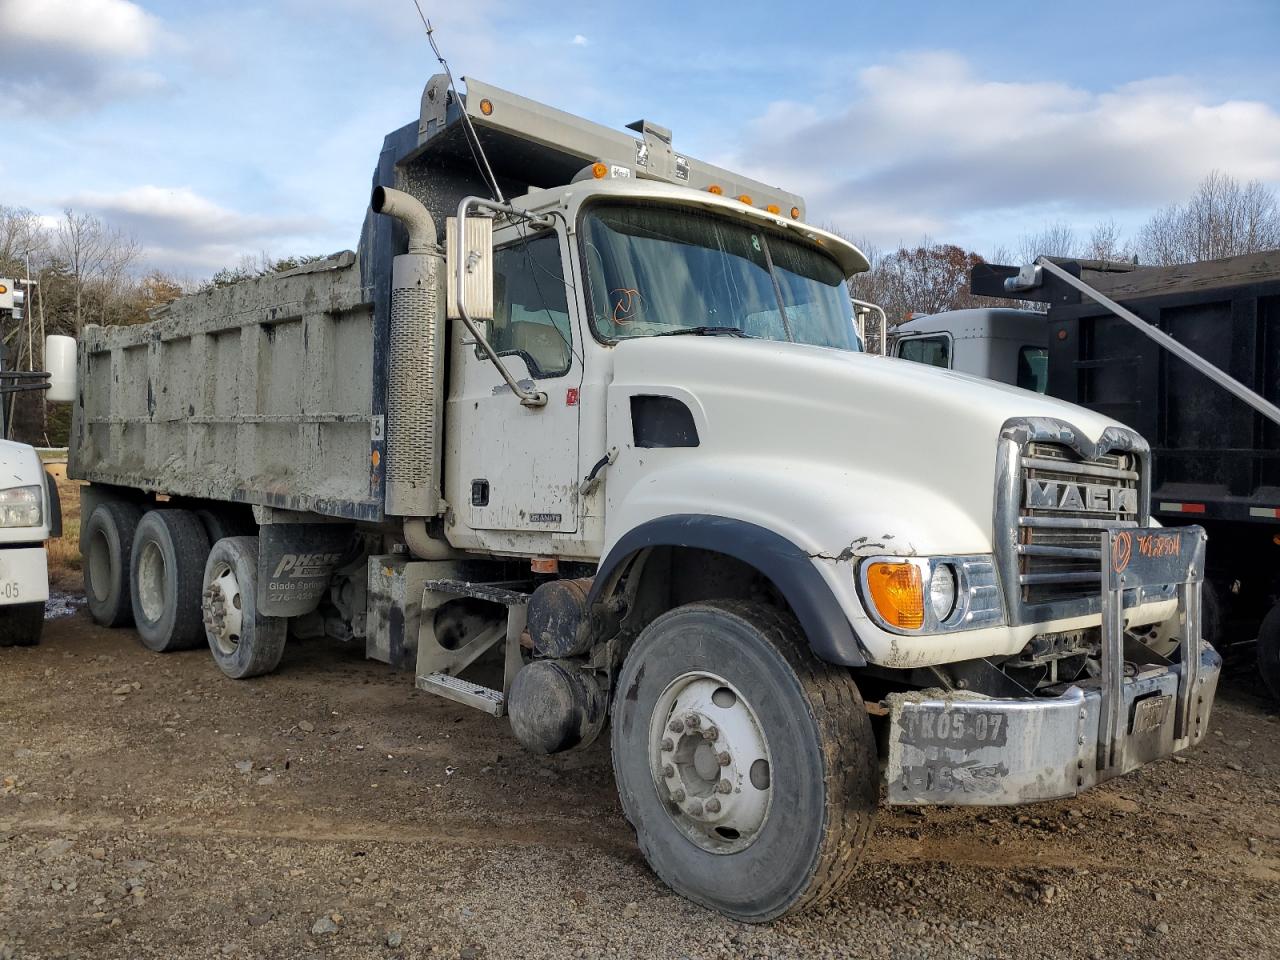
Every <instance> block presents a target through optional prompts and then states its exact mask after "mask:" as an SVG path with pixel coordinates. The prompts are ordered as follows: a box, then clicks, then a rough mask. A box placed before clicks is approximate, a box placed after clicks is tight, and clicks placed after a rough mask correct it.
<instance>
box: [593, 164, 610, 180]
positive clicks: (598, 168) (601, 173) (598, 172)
mask: <svg viewBox="0 0 1280 960" xmlns="http://www.w3.org/2000/svg"><path fill="white" fill-rule="evenodd" d="M591 175H592V176H593V177H595V178H596V179H597V180H603V179H604V178H605V177H607V176H608V175H609V168H608V167H606V166H605V165H604V164H603V163H599V162H597V163H593V164H592V165H591Z"/></svg>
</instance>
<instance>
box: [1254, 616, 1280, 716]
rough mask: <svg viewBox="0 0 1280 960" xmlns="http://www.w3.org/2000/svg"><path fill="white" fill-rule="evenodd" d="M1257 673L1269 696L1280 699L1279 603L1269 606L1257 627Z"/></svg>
mask: <svg viewBox="0 0 1280 960" xmlns="http://www.w3.org/2000/svg"><path fill="white" fill-rule="evenodd" d="M1258 673H1260V674H1261V675H1262V682H1263V683H1264V684H1266V687H1267V689H1268V690H1270V691H1271V696H1273V697H1275V698H1276V699H1277V700H1280V603H1277V604H1276V605H1275V606H1274V607H1272V608H1271V611H1270V612H1269V613H1268V614H1267V615H1266V616H1265V617H1263V618H1262V625H1261V626H1260V627H1258Z"/></svg>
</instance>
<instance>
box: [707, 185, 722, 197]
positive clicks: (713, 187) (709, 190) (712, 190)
mask: <svg viewBox="0 0 1280 960" xmlns="http://www.w3.org/2000/svg"><path fill="white" fill-rule="evenodd" d="M707 193H714V194H715V195H716V196H717V197H719V196H721V195H723V194H724V187H722V186H720V184H718V183H713V184H712V185H711V186H709V187H707Z"/></svg>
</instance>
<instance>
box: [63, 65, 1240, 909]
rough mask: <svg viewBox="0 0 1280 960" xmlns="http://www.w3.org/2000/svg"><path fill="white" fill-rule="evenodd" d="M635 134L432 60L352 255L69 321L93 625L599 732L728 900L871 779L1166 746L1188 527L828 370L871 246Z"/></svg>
mask: <svg viewBox="0 0 1280 960" xmlns="http://www.w3.org/2000/svg"><path fill="white" fill-rule="evenodd" d="M630 130H631V131H632V132H630V133H622V132H619V131H614V130H611V129H608V128H605V127H602V126H599V125H596V124H593V123H589V122H586V121H584V120H581V119H579V118H576V117H573V116H570V115H568V114H565V113H562V112H560V111H557V110H553V109H551V108H549V107H546V106H543V105H540V104H537V103H534V102H532V101H529V100H527V99H524V98H521V97H518V96H515V95H513V94H510V93H507V92H504V91H502V90H499V89H497V88H495V87H492V86H489V85H487V84H483V83H480V82H479V81H475V80H469V81H467V83H466V94H465V96H464V95H461V94H460V93H458V92H456V91H455V90H453V89H451V87H450V85H449V83H448V81H447V79H446V78H445V77H443V76H438V77H435V78H433V79H432V80H431V81H430V82H429V83H428V84H427V87H426V89H425V92H424V95H423V98H422V102H421V112H420V116H419V118H418V119H416V120H415V121H414V122H412V123H410V124H408V125H407V126H405V127H403V128H401V129H399V130H397V131H395V132H393V133H392V134H390V135H389V136H388V137H387V138H386V141H385V144H384V146H383V149H382V153H381V156H380V158H379V161H378V165H377V169H376V173H375V176H374V187H375V189H374V190H373V195H372V202H371V210H370V212H369V214H368V215H367V218H366V221H365V224H364V229H363V232H362V235H361V238H360V245H359V251H358V253H356V254H352V253H343V254H339V255H337V256H334V257H332V258H330V259H327V260H323V261H320V262H317V263H313V264H308V265H306V266H304V267H302V268H299V269H297V270H293V271H290V272H288V273H282V274H279V275H276V276H272V277H268V278H265V279H262V280H257V281H251V282H247V283H242V284H237V285H234V286H230V287H227V288H225V289H220V290H213V291H209V292H205V293H201V294H197V295H193V296H189V297H186V298H183V299H181V300H179V301H177V302H175V303H174V304H172V305H170V306H169V307H168V308H166V309H164V310H162V311H160V313H159V314H158V315H157V316H156V318H155V319H154V320H153V321H152V322H150V323H147V324H141V325H137V326H130V327H120V328H111V329H104V328H89V329H88V330H86V332H85V334H84V337H83V339H82V341H81V343H80V347H79V365H78V375H79V385H78V391H77V402H76V407H75V413H74V423H73V440H72V447H71V454H70V464H71V473H72V475H73V476H75V477H78V478H82V479H84V480H87V481H88V482H89V485H88V486H87V487H86V488H85V491H84V511H85V512H84V515H85V517H86V518H87V520H86V523H85V528H84V533H83V535H82V539H81V543H82V549H83V550H84V554H85V570H86V578H85V579H86V590H87V594H88V603H89V607H90V610H91V611H92V614H93V616H94V617H95V618H96V619H97V620H98V621H99V622H100V623H104V624H126V623H130V622H132V623H133V624H134V625H135V626H136V628H137V631H138V633H139V635H140V637H141V639H142V642H143V643H145V644H146V645H147V646H148V647H150V648H151V649H154V650H158V651H166V650H175V649H181V648H185V647H195V646H203V645H207V646H208V647H209V648H210V650H211V651H212V653H213V658H214V660H215V661H216V663H217V664H218V666H219V667H220V668H221V669H222V670H223V671H224V672H225V673H226V674H227V675H229V676H231V677H252V676H255V675H258V674H264V673H268V672H269V671H271V670H272V669H273V668H274V667H275V666H276V665H277V664H278V663H279V661H280V659H281V655H282V652H283V650H284V648H285V646H286V642H287V639H288V638H295V639H303V638H312V637H324V636H327V637H332V638H336V639H338V640H344V641H348V642H354V643H361V644H363V645H364V647H365V651H366V653H367V655H368V656H369V657H371V658H374V659H376V660H381V661H385V662H386V663H388V664H389V665H391V666H392V667H393V668H397V669H404V670H410V671H412V672H413V673H412V675H413V677H414V678H415V682H416V684H417V687H418V688H419V689H421V690H423V691H425V692H427V693H430V694H433V695H437V696H441V697H446V698H449V699H451V700H455V701H457V702H459V703H462V704H466V705H468V706H470V707H475V708H478V709H480V710H483V711H486V712H488V713H490V714H492V715H494V716H506V717H508V718H509V719H510V723H511V728H512V731H513V734H514V736H515V737H516V738H517V739H518V740H519V741H520V742H521V743H523V744H524V745H525V746H527V747H528V748H530V749H531V750H534V751H537V752H540V753H554V752H556V751H561V750H568V749H572V748H576V747H582V746H584V745H586V744H589V743H591V742H592V741H594V740H596V738H597V737H599V736H600V735H601V734H602V732H603V731H604V730H605V729H606V726H608V728H609V730H610V738H611V749H612V754H613V759H614V769H615V773H616V778H617V785H618V790H619V793H620V796H621V799H622V805H623V808H624V810H625V813H626V816H627V818H628V819H629V820H630V822H631V823H632V824H633V825H634V827H635V831H636V835H637V838H638V841H639V845H640V847H641V849H642V850H643V852H644V854H645V856H646V857H647V858H648V861H649V863H650V864H652V866H653V869H654V870H655V871H656V872H657V874H658V875H659V876H660V877H661V878H662V879H663V880H665V881H666V882H667V883H669V884H670V885H671V886H672V887H674V888H675V889H676V890H678V891H679V892H680V893H682V894H684V895H685V896H687V897H689V898H691V899H692V900H694V901H697V902H698V903H701V904H705V905H707V906H710V907H713V908H715V909H717V910H720V911H722V912H724V913H725V914H728V915H730V916H733V917H736V918H740V919H742V920H747V921H763V920H768V919H771V918H774V917H778V916H780V915H782V914H784V913H786V912H788V911H790V910H793V909H796V908H799V907H802V906H804V905H806V904H809V903H812V902H814V901H815V900H817V899H819V898H821V897H823V896H825V895H827V894H829V893H831V892H832V891H834V890H836V889H837V888H838V887H839V886H840V884H841V883H842V882H843V881H844V880H845V879H846V878H847V877H848V876H849V875H850V873H851V871H852V869H853V868H854V864H855V862H856V860H857V857H858V853H859V851H860V850H861V849H862V847H863V846H864V845H865V843H866V842H867V837H868V834H869V831H870V827H871V824H872V820H873V817H874V814H875V811H876V808H877V805H878V803H879V801H880V794H881V789H882V787H884V788H885V789H886V790H887V800H888V802H889V803H907V804H932V803H937V804H1008V803H1025V802H1031V801H1036V800H1045V799H1051V798H1059V797H1067V796H1072V795H1074V794H1076V793H1077V792H1079V791H1082V790H1085V789H1087V788H1089V787H1091V786H1093V785H1094V784H1096V783H1098V782H1100V781H1102V780H1105V779H1107V778H1109V777H1112V776H1115V775H1117V774H1120V773H1124V772H1125V771H1128V770H1131V769H1133V768H1134V767H1136V766H1138V765H1140V764H1143V763H1146V762H1148V761H1150V760H1153V759H1156V758H1158V757H1162V756H1165V755H1168V754H1171V753H1173V752H1174V751H1177V750H1181V749H1184V748H1186V747H1188V746H1190V745H1192V744H1194V743H1197V742H1198V741H1199V740H1200V739H1201V738H1202V737H1203V736H1204V734H1205V728H1206V724H1207V722H1208V717H1209V710H1210V707H1211V705H1212V702H1213V697H1214V691H1215V685H1216V681H1217V676H1218V665H1219V662H1220V661H1219V660H1218V658H1217V656H1216V654H1215V653H1214V651H1213V650H1212V649H1211V648H1210V647H1209V646H1207V645H1204V644H1202V642H1201V638H1200V633H1199V626H1198V621H1197V617H1198V611H1199V608H1198V598H1199V593H1198V581H1199V576H1200V569H1199V563H1200V558H1201V557H1202V555H1203V542H1202V540H1201V539H1200V537H1199V536H1198V534H1197V533H1196V532H1195V531H1194V530H1193V529H1188V530H1187V531H1186V532H1185V536H1184V535H1182V534H1177V535H1170V534H1167V533H1165V532H1162V531H1159V530H1153V529H1149V528H1148V527H1147V526H1146V525H1147V520H1148V516H1149V510H1150V505H1149V503H1148V497H1147V469H1148V467H1147V445H1146V444H1145V443H1144V442H1143V440H1142V438H1141V437H1139V436H1138V435H1136V434H1135V433H1133V432H1132V431H1130V430H1127V429H1126V428H1124V427H1123V426H1121V425H1120V424H1118V423H1115V422H1113V421H1111V420H1109V419H1107V418H1106V417H1104V416H1100V415H1098V414H1095V413H1091V412H1089V411H1087V410H1084V409H1081V408H1079V407H1074V406H1070V405H1067V404H1064V403H1060V402H1057V401H1053V400H1049V399H1045V398H1043V397H1038V396H1035V395H1032V394H1029V393H1026V392H1023V391H1017V390H1012V389H1009V388H1004V387H1000V386H997V385H994V384H991V383H988V382H984V381H980V380H978V379H973V378H967V377H963V376H956V375H954V374H950V373H943V372H939V371H935V370H931V369H926V368H924V367H922V366H920V365H918V364H911V363H903V362H899V361H896V360H892V359H887V358H883V357H879V356H871V355H868V354H865V353H863V352H860V351H859V349H858V339H857V337H856V336H855V331H854V315H853V308H852V305H851V303H850V299H849V295H848V289H847V286H846V282H847V279H848V278H849V277H850V276H851V275H853V274H856V273H858V272H859V271H861V270H865V269H866V267H867V261H866V259H865V258H864V256H863V254H862V253H861V252H859V251H858V250H857V249H856V248H855V247H853V246H851V245H850V244H849V243H847V242H846V241H844V240H842V239H841V238H840V237H838V236H835V235H833V234H831V233H829V232H826V231H824V230H821V229H818V228H816V227H813V226H811V225H809V224H806V223H805V222H804V204H803V201H802V200H801V198H799V197H797V196H794V195H792V194H789V193H786V192H784V191H782V190H779V189H776V188H773V187H770V186H767V185H765V184H763V183H759V182H755V181H752V180H750V179H748V178H745V177H743V176H740V175H738V174H735V173H733V172H731V171H728V170H724V169H721V168H718V167H715V166H711V165H709V164H706V163H702V162H699V161H697V160H694V159H693V158H690V157H687V156H685V155H683V154H681V153H679V152H677V150H676V149H675V147H674V146H673V142H672V136H671V134H670V132H669V131H667V130H665V129H663V128H662V127H659V126H657V125H656V124H653V123H649V122H644V121H641V122H638V123H636V124H633V125H632V126H631V127H630ZM1153 538H1154V539H1153ZM1157 634H1159V635H1161V636H1162V637H1164V638H1167V637H1168V636H1170V635H1171V634H1172V635H1175V636H1176V639H1177V642H1176V643H1175V644H1174V646H1173V648H1172V651H1171V652H1170V654H1169V655H1167V656H1166V655H1163V654H1160V653H1158V652H1157V651H1156V650H1155V649H1154V647H1153V646H1151V645H1149V644H1148V643H1147V641H1148V640H1149V639H1150V638H1152V637H1155V636H1156V635H1157Z"/></svg>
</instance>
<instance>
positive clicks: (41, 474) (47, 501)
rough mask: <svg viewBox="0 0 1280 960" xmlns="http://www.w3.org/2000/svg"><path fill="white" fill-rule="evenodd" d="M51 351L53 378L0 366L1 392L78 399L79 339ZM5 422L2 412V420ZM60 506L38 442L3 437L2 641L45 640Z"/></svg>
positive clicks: (55, 343) (7, 285)
mask: <svg viewBox="0 0 1280 960" xmlns="http://www.w3.org/2000/svg"><path fill="white" fill-rule="evenodd" d="M11 289H12V281H9V280H4V279H0V290H11ZM6 303H7V306H6ZM13 307H14V304H13V302H12V301H5V300H4V299H3V294H2V293H0V309H6V310H12V309H13ZM45 351H46V356H47V357H49V358H51V359H52V360H53V365H54V366H55V367H56V368H57V369H56V370H54V371H53V372H51V373H50V374H49V375H48V376H47V378H46V377H45V376H44V375H41V374H18V375H17V376H18V377H19V378H20V379H19V382H18V383H17V384H16V385H13V386H11V385H8V384H7V379H8V378H4V373H3V372H0V378H3V379H6V385H5V386H4V387H3V388H2V389H0V398H4V397H5V396H6V395H7V393H8V392H9V391H11V390H13V389H18V390H30V389H37V390H47V393H46V397H47V398H48V399H51V400H62V401H67V400H70V399H72V395H73V392H74V385H75V341H74V340H72V339H71V338H70V337H58V336H54V337H49V338H48V340H47V341H46V345H45ZM12 376H13V375H12V374H11V375H10V378H12ZM46 380H47V384H46V383H45V382H44V381H46ZM24 381H25V382H24ZM4 422H5V418H4V416H3V415H0V423H4ZM60 507H61V505H60V504H59V502H58V487H57V484H56V483H54V481H53V477H52V476H50V475H49V474H48V473H47V472H46V471H45V468H44V464H43V463H42V462H41V460H40V455H39V454H38V453H36V450H35V448H34V447H32V446H31V445H29V444H26V443H15V442H14V441H12V440H4V439H0V647H12V646H34V645H35V644H37V643H39V642H40V635H41V633H42V632H43V629H44V604H45V601H46V600H48V599H49V564H48V556H47V554H46V552H45V541H46V540H48V539H49V538H50V537H58V536H61V535H62V511H61V508H60Z"/></svg>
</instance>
